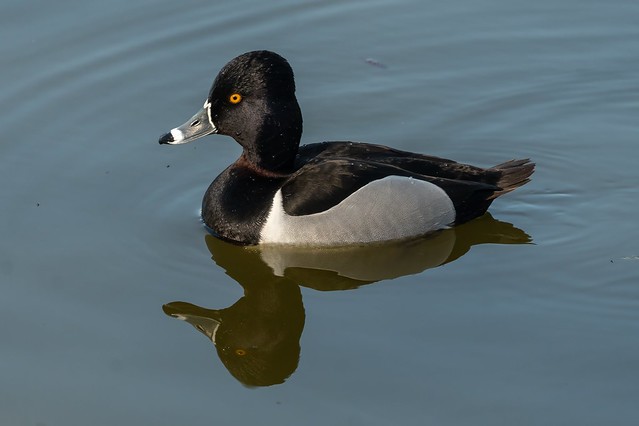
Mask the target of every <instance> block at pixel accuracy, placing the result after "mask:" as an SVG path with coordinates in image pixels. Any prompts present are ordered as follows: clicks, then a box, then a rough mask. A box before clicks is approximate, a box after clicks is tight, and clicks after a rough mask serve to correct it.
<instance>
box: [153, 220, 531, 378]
mask: <svg viewBox="0 0 639 426" xmlns="http://www.w3.org/2000/svg"><path fill="white" fill-rule="evenodd" d="M530 241H531V239H530V237H529V236H528V235H527V234H526V233H525V232H524V231H522V230H521V229H518V228H515V227H514V226H513V225H511V224H510V223H506V222H501V221H498V220H495V219H493V218H492V216H490V215H489V214H486V215H484V216H483V217H481V218H479V219H476V220H474V221H471V222H469V223H466V224H464V225H461V226H458V227H455V228H452V229H448V230H445V231H442V232H440V233H437V234H434V235H431V236H427V237H424V238H420V239H416V240H411V241H402V242H396V243H391V244H385V245H377V246H365V247H343V248H322V249H317V248H316V249H312V248H291V247H275V246H271V247H242V246H236V245H232V244H229V243H225V242H223V241H221V240H218V239H217V238H215V237H212V236H210V235H207V236H206V245H207V246H208V248H209V251H210V252H211V254H212V258H213V260H214V261H215V263H217V264H218V265H219V266H221V267H222V268H224V269H225V270H226V272H227V274H228V275H229V276H230V277H231V278H233V279H235V280H236V281H237V282H238V283H239V284H240V285H241V286H242V287H243V288H244V296H243V297H242V298H241V299H240V300H238V301H237V302H236V303H235V304H233V305H232V306H230V307H228V308H225V309H219V310H217V309H206V308H201V307H199V306H196V305H193V304H190V303H185V302H171V303H168V304H166V305H164V306H163V310H164V312H165V313H166V314H167V315H170V316H172V317H175V318H178V319H181V320H184V321H187V322H188V323H190V324H191V325H193V326H194V327H195V328H196V329H197V330H199V331H200V332H202V333H203V334H204V335H206V336H207V337H208V338H209V339H210V340H211V341H212V342H213V343H214V345H215V347H216V350H217V353H218V356H219V357H220V359H221V360H222V362H223V363H224V365H225V366H226V368H227V369H228V370H229V372H230V373H231V374H232V375H233V376H234V377H235V378H236V379H237V380H239V381H240V382H242V383H243V384H245V385H249V386H269V385H273V384H277V383H282V382H284V380H286V378H287V377H289V376H290V375H291V374H292V373H293V372H294V371H295V369H296V368H297V364H298V360H299V354H300V345H299V341H300V337H301V335H302V330H303V328H304V319H305V315H304V306H303V303H302V295H301V293H300V287H299V286H300V285H302V286H305V287H310V288H313V289H316V290H324V291H329V290H346V289H354V288H357V287H359V286H361V285H364V284H370V283H373V282H376V281H380V280H384V279H390V278H395V277H400V276H403V275H410V274H416V273H419V272H422V271H424V270H425V269H428V268H434V267H437V266H439V265H443V264H445V263H448V262H451V261H453V260H455V259H458V258H459V257H461V256H462V255H464V254H465V253H467V252H468V250H470V248H471V247H472V246H473V245H476V244H482V243H493V244H526V243H529V242H530Z"/></svg>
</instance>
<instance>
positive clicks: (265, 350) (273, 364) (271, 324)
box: [162, 285, 304, 386]
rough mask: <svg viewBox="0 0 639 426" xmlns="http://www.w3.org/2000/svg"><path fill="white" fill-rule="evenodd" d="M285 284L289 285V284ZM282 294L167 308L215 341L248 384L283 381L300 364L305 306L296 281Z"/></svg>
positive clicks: (225, 359) (223, 357)
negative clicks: (264, 300)
mask: <svg viewBox="0 0 639 426" xmlns="http://www.w3.org/2000/svg"><path fill="white" fill-rule="evenodd" d="M284 287H285V288H284ZM277 291H278V293H279V294H278V296H274V295H269V297H268V299H271V301H272V300H273V299H274V298H275V299H277V300H279V303H278V305H279V307H277V308H276V309H273V308H274V306H273V304H272V303H270V302H267V303H266V306H264V305H262V303H261V298H260V297H259V295H255V296H254V297H246V296H245V297H243V298H241V299H240V300H238V301H237V302H236V303H235V304H233V306H231V307H229V308H226V309H221V310H215V309H205V308H201V307H199V306H196V305H192V304H190V303H185V302H172V303H168V304H166V305H164V306H163V307H162V309H163V310H164V312H165V313H166V314H167V315H170V316H172V317H174V318H178V319H181V320H184V321H186V322H188V323H189V324H191V325H192V326H193V327H195V328H196V329H197V330H198V331H200V332H201V333H202V334H204V335H205V336H207V337H208V338H209V339H210V340H211V341H212V342H213V344H214V345H215V348H216V350H217V354H218V356H219V357H220V360H221V361H222V362H223V363H224V365H225V366H226V368H227V369H228V371H229V372H230V373H231V374H232V375H233V376H234V377H235V378H236V379H238V380H239V381H240V382H241V383H243V384H245V385H248V386H270V385H273V384H277V383H282V382H284V380H285V379H286V378H287V377H288V376H290V375H291V374H292V373H293V371H295V369H296V368H297V364H298V360H299V355H300V345H299V339H300V336H301V334H302V329H303V327H304V308H303V306H302V300H301V294H300V291H299V287H297V286H286V285H284V286H282V288H280V289H277Z"/></svg>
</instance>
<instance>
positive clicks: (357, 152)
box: [298, 141, 501, 185]
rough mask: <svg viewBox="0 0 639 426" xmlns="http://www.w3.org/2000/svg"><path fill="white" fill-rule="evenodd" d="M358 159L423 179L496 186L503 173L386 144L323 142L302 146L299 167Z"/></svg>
mask: <svg viewBox="0 0 639 426" xmlns="http://www.w3.org/2000/svg"><path fill="white" fill-rule="evenodd" d="M338 158H341V159H357V160H362V161H369V162H373V163H378V164H388V165H391V166H393V167H397V168H400V169H403V170H406V171H409V172H412V173H417V174H419V175H423V176H431V177H440V178H444V179H454V180H463V181H472V182H481V183H487V184H490V185H497V183H498V182H499V179H500V176H501V173H500V172H499V170H495V168H488V169H485V168H481V167H476V166H471V165H469V164H463V163H458V162H456V161H454V160H450V159H447V158H440V157H435V156H431V155H424V154H418V153H414V152H408V151H402V150H399V149H394V148H390V147H387V146H383V145H375V144H369V143H358V142H347V141H343V142H322V143H316V144H311V145H303V146H301V147H300V152H299V156H298V159H299V160H298V161H299V164H300V165H301V164H305V163H307V162H308V161H311V160H313V159H338Z"/></svg>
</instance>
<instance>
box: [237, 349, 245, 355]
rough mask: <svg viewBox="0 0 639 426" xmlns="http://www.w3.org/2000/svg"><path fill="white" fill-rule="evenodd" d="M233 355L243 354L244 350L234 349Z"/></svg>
mask: <svg viewBox="0 0 639 426" xmlns="http://www.w3.org/2000/svg"><path fill="white" fill-rule="evenodd" d="M235 355H239V356H244V355H246V351H245V350H244V349H235Z"/></svg>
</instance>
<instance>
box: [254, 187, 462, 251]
mask: <svg viewBox="0 0 639 426" xmlns="http://www.w3.org/2000/svg"><path fill="white" fill-rule="evenodd" d="M454 221H455V207H454V206H453V202H452V201H451V200H450V198H449V197H448V195H446V193H445V192H444V190H442V189H441V188H440V187H438V186H436V185H433V184H432V183H429V182H425V181H422V180H418V179H413V178H407V177H401V176H388V177H385V178H383V179H380V180H376V181H373V182H371V183H369V184H368V185H365V186H363V187H362V188H360V189H359V190H357V191H355V192H354V193H353V194H351V195H350V196H348V197H347V198H345V199H344V200H343V201H342V202H341V203H339V204H337V205H336V206H334V207H332V208H330V209H328V210H326V211H324V212H320V213H314V214H310V215H304V216H291V215H289V214H287V213H286V212H285V211H284V207H283V204H282V192H281V190H279V191H277V193H276V194H275V197H274V198H273V205H272V206H271V211H270V212H269V215H268V217H267V218H266V222H265V223H264V227H263V228H262V232H261V235H260V243H261V244H295V245H314V246H327V245H345V244H358V243H372V242H381V241H391V240H397V239H402V238H409V237H414V236H418V235H423V234H427V233H429V232H432V231H436V230H438V229H443V228H446V227H448V226H449V225H451V224H452V223H453V222H454Z"/></svg>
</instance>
